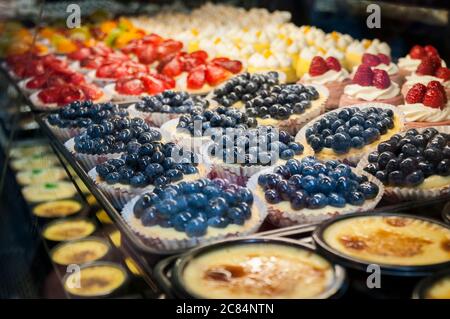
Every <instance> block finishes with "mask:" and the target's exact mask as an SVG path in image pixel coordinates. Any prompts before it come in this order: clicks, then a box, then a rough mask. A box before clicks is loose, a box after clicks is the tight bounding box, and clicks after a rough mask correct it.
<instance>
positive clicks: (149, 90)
mask: <svg viewBox="0 0 450 319" xmlns="http://www.w3.org/2000/svg"><path fill="white" fill-rule="evenodd" d="M173 88H175V80H174V79H172V78H171V77H168V76H166V75H164V74H158V73H151V74H137V75H135V76H128V77H123V78H120V79H118V80H117V81H116V82H114V83H110V84H107V85H106V86H105V92H107V94H109V95H110V96H111V99H112V100H113V101H115V102H118V103H119V102H122V103H133V102H137V101H139V100H140V99H141V98H142V97H144V96H148V95H154V94H158V93H161V92H164V91H165V90H170V89H173Z"/></svg>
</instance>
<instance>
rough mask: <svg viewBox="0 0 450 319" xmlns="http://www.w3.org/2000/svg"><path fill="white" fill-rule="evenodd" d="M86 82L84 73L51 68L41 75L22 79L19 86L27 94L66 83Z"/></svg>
mask: <svg viewBox="0 0 450 319" xmlns="http://www.w3.org/2000/svg"><path fill="white" fill-rule="evenodd" d="M82 83H86V79H85V77H84V76H83V74H81V73H78V72H74V71H71V70H69V69H67V70H51V71H48V72H46V73H44V74H41V75H35V76H33V77H31V78H28V79H25V80H22V81H20V82H19V83H18V85H19V88H20V89H21V90H22V91H23V92H24V93H25V94H27V95H30V94H32V93H34V92H36V91H38V90H42V89H45V88H48V87H52V86H57V85H64V84H73V85H77V84H82Z"/></svg>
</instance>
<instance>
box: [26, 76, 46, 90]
mask: <svg viewBox="0 0 450 319" xmlns="http://www.w3.org/2000/svg"><path fill="white" fill-rule="evenodd" d="M47 80H48V76H47V75H46V74H44V75H37V76H34V77H32V78H31V79H30V80H29V81H27V84H26V87H27V88H28V89H32V90H35V89H40V88H42V87H44V85H45V83H47Z"/></svg>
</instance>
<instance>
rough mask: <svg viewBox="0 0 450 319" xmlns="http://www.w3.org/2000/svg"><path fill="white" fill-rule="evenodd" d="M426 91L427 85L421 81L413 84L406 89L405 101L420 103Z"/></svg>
mask: <svg viewBox="0 0 450 319" xmlns="http://www.w3.org/2000/svg"><path fill="white" fill-rule="evenodd" d="M426 91H427V87H426V86H425V85H423V84H422V83H416V84H414V85H413V86H412V87H411V88H410V89H409V91H408V93H407V94H406V97H405V101H406V103H408V104H414V103H422V101H423V97H424V96H425V93H426Z"/></svg>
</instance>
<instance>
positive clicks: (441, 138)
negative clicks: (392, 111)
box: [364, 128, 450, 187]
mask: <svg viewBox="0 0 450 319" xmlns="http://www.w3.org/2000/svg"><path fill="white" fill-rule="evenodd" d="M368 161H369V164H367V165H366V167H365V168H364V170H365V171H367V172H369V173H370V174H372V175H374V176H376V177H377V178H378V179H379V180H380V181H382V182H383V184H386V185H390V186H407V187H408V186H409V187H413V186H417V185H419V184H421V183H422V182H423V181H424V179H425V178H427V177H429V176H432V175H441V176H449V175H450V135H448V134H443V133H439V132H438V131H437V130H436V129H434V128H427V129H425V130H423V131H422V132H421V133H419V132H418V131H417V130H416V129H410V130H408V131H407V132H406V134H405V135H404V136H401V135H398V134H395V135H393V136H392V137H391V138H390V139H389V140H388V141H386V142H382V143H380V144H379V145H378V149H377V151H374V152H372V153H370V154H369V156H368Z"/></svg>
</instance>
